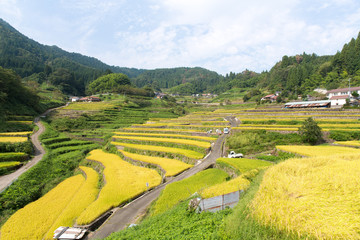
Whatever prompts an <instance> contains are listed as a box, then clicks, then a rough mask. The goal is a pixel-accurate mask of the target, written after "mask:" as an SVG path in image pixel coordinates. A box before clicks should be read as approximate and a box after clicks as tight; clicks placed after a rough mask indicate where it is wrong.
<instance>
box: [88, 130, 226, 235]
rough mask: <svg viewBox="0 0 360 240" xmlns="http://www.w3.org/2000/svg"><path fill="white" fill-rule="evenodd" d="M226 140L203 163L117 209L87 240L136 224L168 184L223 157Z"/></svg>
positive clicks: (217, 145)
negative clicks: (223, 144) (223, 145)
mask: <svg viewBox="0 0 360 240" xmlns="http://www.w3.org/2000/svg"><path fill="white" fill-rule="evenodd" d="M224 138H225V135H224V134H223V135H222V136H220V137H219V138H218V139H217V140H216V142H215V143H214V145H213V147H212V150H211V152H210V154H208V156H206V157H205V158H204V159H202V161H201V163H199V164H197V165H196V166H194V167H192V168H190V169H189V170H187V171H185V172H183V173H182V174H180V175H178V176H176V177H175V178H173V179H172V180H170V181H168V182H166V183H163V184H161V185H160V186H158V187H156V188H154V189H153V190H150V191H149V192H147V193H145V194H144V195H142V196H141V197H139V198H137V199H135V200H134V201H132V202H130V203H129V204H127V205H125V206H124V207H122V208H119V209H117V210H116V211H115V212H114V213H113V214H112V216H110V218H109V219H108V220H107V221H106V222H105V223H104V224H103V225H102V226H101V227H100V228H99V229H98V230H97V231H96V232H93V233H91V234H89V236H88V238H87V239H102V238H105V237H107V236H109V235H110V234H111V233H113V232H117V231H120V230H122V229H124V228H126V227H127V226H128V225H129V224H131V223H134V222H135V221H136V219H137V217H138V216H141V215H142V214H144V213H145V212H146V210H147V208H148V207H149V206H150V204H151V203H152V202H153V201H154V200H155V199H157V198H158V196H159V195H160V193H161V191H162V190H163V189H164V188H165V186H166V185H167V184H169V183H172V182H177V181H180V180H183V179H185V178H188V177H190V176H192V175H194V174H196V173H198V172H200V171H202V170H204V169H206V168H208V167H209V166H210V165H211V164H214V163H215V162H216V159H218V158H219V157H221V153H222V143H223V140H224Z"/></svg>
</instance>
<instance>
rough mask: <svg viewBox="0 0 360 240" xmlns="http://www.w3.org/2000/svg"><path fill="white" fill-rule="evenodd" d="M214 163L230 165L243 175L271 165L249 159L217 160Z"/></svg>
mask: <svg viewBox="0 0 360 240" xmlns="http://www.w3.org/2000/svg"><path fill="white" fill-rule="evenodd" d="M216 162H218V163H224V164H227V165H230V166H232V167H234V168H235V169H237V170H239V171H240V173H245V172H247V171H249V170H252V169H255V168H262V167H268V166H271V165H273V164H272V163H270V162H267V161H263V160H259V159H249V158H218V159H217V160H216Z"/></svg>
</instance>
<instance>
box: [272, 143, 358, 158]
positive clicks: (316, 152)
mask: <svg viewBox="0 0 360 240" xmlns="http://www.w3.org/2000/svg"><path fill="white" fill-rule="evenodd" d="M276 148H277V149H279V150H282V151H285V152H292V153H296V154H299V155H302V156H307V157H316V156H334V155H344V154H360V149H355V148H351V147H339V146H295V145H278V146H276Z"/></svg>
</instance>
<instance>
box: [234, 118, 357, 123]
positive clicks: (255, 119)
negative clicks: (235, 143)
mask: <svg viewBox="0 0 360 240" xmlns="http://www.w3.org/2000/svg"><path fill="white" fill-rule="evenodd" d="M305 119H307V117H302V118H296V119H294V118H276V116H275V118H273V116H271V117H270V116H265V117H264V118H247V117H241V120H244V121H251V122H264V121H267V120H276V121H292V120H305ZM315 119H316V122H318V123H321V122H342V123H348V124H357V123H359V120H358V119H334V118H324V119H318V118H315ZM256 124H259V123H256ZM242 125H243V124H242Z"/></svg>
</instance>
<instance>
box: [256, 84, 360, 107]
mask: <svg viewBox="0 0 360 240" xmlns="http://www.w3.org/2000/svg"><path fill="white" fill-rule="evenodd" d="M315 91H316V92H319V93H321V94H326V97H327V98H328V100H321V101H302V102H299V101H294V102H288V103H286V104H285V108H330V107H341V106H343V105H344V104H346V101H347V99H348V101H350V103H352V104H357V103H358V100H357V99H356V98H355V97H354V96H352V94H353V93H354V92H356V93H357V94H358V95H360V87H352V88H338V89H333V90H329V91H327V90H326V89H315ZM278 95H279V94H278V93H275V94H269V95H266V96H265V97H263V98H261V100H262V101H270V102H275V101H276V99H277V97H278Z"/></svg>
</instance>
